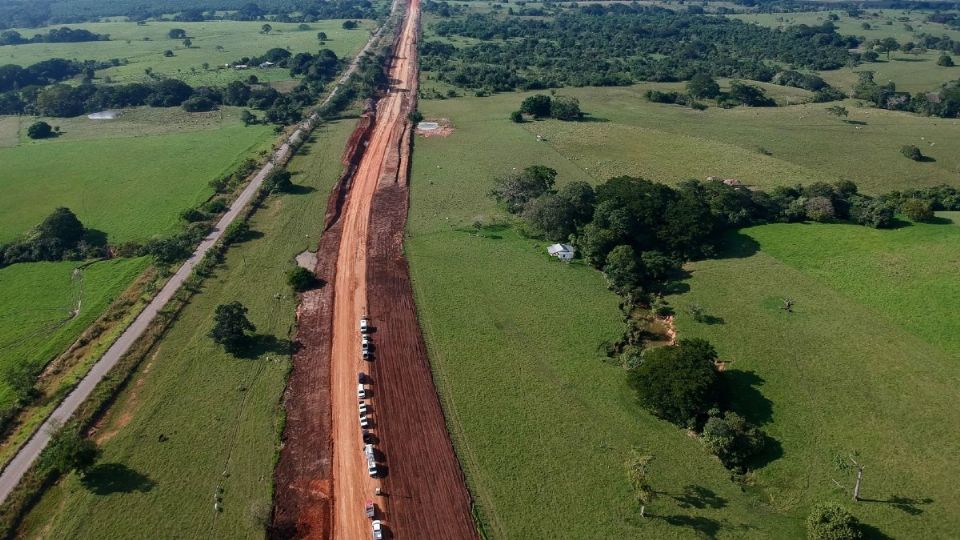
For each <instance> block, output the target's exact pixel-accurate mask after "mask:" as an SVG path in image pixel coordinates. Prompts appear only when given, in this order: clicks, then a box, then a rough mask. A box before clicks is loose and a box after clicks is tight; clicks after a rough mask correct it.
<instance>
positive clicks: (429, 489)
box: [271, 0, 478, 539]
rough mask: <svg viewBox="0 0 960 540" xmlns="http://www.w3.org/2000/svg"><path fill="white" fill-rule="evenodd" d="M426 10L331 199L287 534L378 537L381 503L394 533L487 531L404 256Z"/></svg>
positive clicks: (297, 373) (293, 386)
mask: <svg viewBox="0 0 960 540" xmlns="http://www.w3.org/2000/svg"><path fill="white" fill-rule="evenodd" d="M419 16H420V6H419V0H411V1H410V3H409V4H408V8H407V14H406V17H405V20H404V22H403V26H402V31H401V33H400V36H399V37H398V39H397V41H396V43H395V44H394V56H393V58H392V61H391V64H390V67H389V78H390V81H391V83H390V84H391V86H390V90H389V92H388V93H387V94H385V95H384V96H382V98H381V99H380V100H379V102H378V103H377V107H376V111H375V113H374V114H372V115H371V116H372V118H369V119H368V118H363V119H361V122H360V125H359V126H358V128H357V131H356V132H355V134H354V137H353V138H352V139H351V145H352V146H351V148H349V149H348V152H347V158H346V161H347V165H348V171H347V173H346V174H345V176H344V178H343V179H342V180H341V183H340V184H339V185H338V187H337V188H336V189H335V191H334V193H333V194H332V195H331V199H330V205H329V206H328V212H327V217H328V223H327V230H326V231H324V235H323V237H322V240H321V244H320V246H319V249H318V264H317V274H318V276H319V277H320V278H322V279H323V280H325V281H326V282H327V283H328V285H327V286H326V287H324V288H323V289H320V290H319V291H314V292H311V293H309V294H307V295H305V296H304V299H303V302H302V304H301V309H300V311H299V313H298V333H297V342H298V345H299V350H298V352H297V353H296V355H295V356H294V367H293V373H292V375H291V379H290V382H289V384H288V389H287V396H286V399H285V406H286V408H287V418H288V421H287V427H286V429H285V432H284V448H283V450H282V451H281V456H280V461H279V463H278V468H277V472H276V475H275V479H276V504H275V508H274V523H273V530H272V534H271V536H273V537H282V538H291V537H293V538H336V539H354V538H357V539H359V538H369V537H370V534H371V522H370V520H369V519H368V518H367V517H366V515H365V513H364V505H365V502H366V501H368V500H371V501H374V503H375V505H376V512H377V517H378V519H381V520H382V521H383V523H384V527H385V533H386V534H385V536H386V537H387V538H411V539H421V538H431V539H433V538H438V539H439V538H443V539H457V538H471V539H472V538H478V535H477V531H476V527H475V525H474V523H473V520H472V517H471V514H470V497H469V493H468V492H467V489H466V487H465V484H464V479H463V474H462V472H461V470H460V466H459V463H458V462H457V459H456V455H455V454H454V452H453V447H452V445H451V443H450V439H449V436H448V434H447V431H446V427H445V424H444V420H443V412H442V410H441V408H440V403H439V400H438V399H437V395H436V390H435V388H434V386H433V381H432V378H431V373H430V366H429V362H428V359H427V356H426V351H425V347H424V344H423V339H422V337H421V335H420V330H419V326H418V322H417V318H416V311H415V307H414V304H413V295H412V289H411V287H410V282H409V277H408V273H407V266H406V261H405V260H404V259H403V244H402V237H403V227H404V223H405V220H406V214H407V207H408V188H409V186H408V169H409V165H408V162H407V161H408V158H409V155H410V137H411V125H410V123H409V121H408V120H407V115H408V114H409V112H410V111H412V110H413V108H414V106H415V102H416V101H415V99H416V90H417V62H416V44H417V36H418V33H419ZM342 193H346V198H345V199H341V197H342ZM340 200H343V202H342V207H341V203H340V202H339V201H340ZM331 289H332V290H331ZM366 314H369V315H370V316H371V317H372V325H373V327H374V331H373V333H372V334H371V337H372V341H373V343H374V347H375V348H374V358H375V360H374V361H372V362H367V361H364V360H362V359H361V355H360V331H359V325H358V323H359V320H360V318H361V317H362V316H363V315H366ZM359 372H364V373H366V374H367V375H368V377H369V379H370V381H369V383H368V384H366V385H365V386H366V388H367V391H368V392H369V395H368V397H367V399H366V400H365V401H366V403H367V404H368V406H369V407H370V410H371V412H370V413H369V417H370V419H371V423H372V428H371V431H372V432H373V434H374V436H375V438H376V443H375V448H376V456H377V461H378V465H379V469H380V472H379V474H378V476H377V477H376V478H372V477H371V476H370V475H369V474H368V471H367V462H366V459H365V457H364V454H363V442H362V438H361V429H360V425H359V414H358V396H357V384H358V373H359ZM378 487H379V488H381V489H382V490H383V495H382V496H376V495H375V490H376V489H377V488H378Z"/></svg>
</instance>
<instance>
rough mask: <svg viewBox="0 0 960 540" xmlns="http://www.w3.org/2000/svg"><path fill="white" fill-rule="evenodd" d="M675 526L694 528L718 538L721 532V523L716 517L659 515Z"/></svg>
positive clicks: (710, 536)
mask: <svg viewBox="0 0 960 540" xmlns="http://www.w3.org/2000/svg"><path fill="white" fill-rule="evenodd" d="M658 517H659V518H660V519H662V520H664V521H666V522H667V523H669V524H670V525H673V526H674V527H683V528H686V529H693V530H694V531H696V532H697V533H699V534H701V535H703V536H705V537H707V538H716V537H717V534H718V533H719V532H720V527H721V524H720V522H719V521H717V520H715V519H710V518H705V517H701V516H682V515H681V516H658Z"/></svg>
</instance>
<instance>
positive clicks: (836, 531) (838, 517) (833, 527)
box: [807, 503, 863, 540]
mask: <svg viewBox="0 0 960 540" xmlns="http://www.w3.org/2000/svg"><path fill="white" fill-rule="evenodd" d="M807 538H808V539H809V540H860V539H861V538H863V533H862V532H861V531H860V523H859V522H858V521H857V518H855V517H853V515H852V514H851V513H850V512H849V511H847V509H846V508H844V507H842V506H840V505H839V504H827V503H821V504H817V505H815V506H814V507H813V510H811V511H810V515H809V516H808V517H807Z"/></svg>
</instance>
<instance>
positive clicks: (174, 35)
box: [167, 28, 187, 39]
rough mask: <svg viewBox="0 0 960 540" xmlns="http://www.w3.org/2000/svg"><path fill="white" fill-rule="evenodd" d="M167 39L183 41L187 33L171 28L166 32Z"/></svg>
mask: <svg viewBox="0 0 960 540" xmlns="http://www.w3.org/2000/svg"><path fill="white" fill-rule="evenodd" d="M167 37H169V38H170V39H184V38H185V37H187V31H186V30H184V29H183V28H171V29H170V31H169V32H167Z"/></svg>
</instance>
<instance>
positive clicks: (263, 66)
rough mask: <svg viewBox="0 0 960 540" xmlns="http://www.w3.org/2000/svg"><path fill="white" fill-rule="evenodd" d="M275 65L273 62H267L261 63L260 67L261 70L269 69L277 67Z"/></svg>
mask: <svg viewBox="0 0 960 540" xmlns="http://www.w3.org/2000/svg"><path fill="white" fill-rule="evenodd" d="M275 65H276V64H274V63H273V62H270V61H266V62H263V63H261V64H260V66H259V67H260V69H267V68H272V67H273V66H275Z"/></svg>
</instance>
